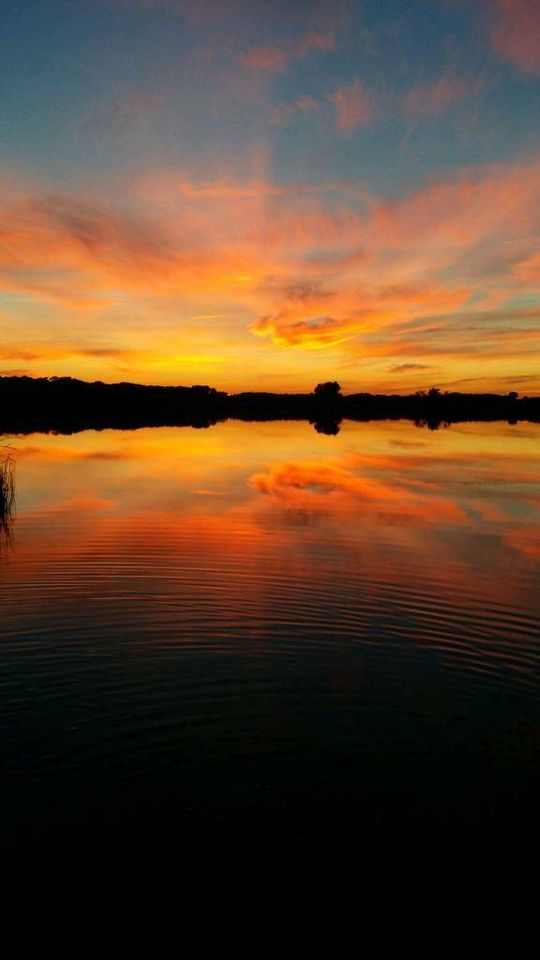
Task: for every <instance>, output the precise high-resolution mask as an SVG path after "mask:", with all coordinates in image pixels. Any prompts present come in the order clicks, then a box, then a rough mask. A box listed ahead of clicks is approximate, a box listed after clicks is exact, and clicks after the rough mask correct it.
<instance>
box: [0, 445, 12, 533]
mask: <svg viewBox="0 0 540 960" xmlns="http://www.w3.org/2000/svg"><path fill="white" fill-rule="evenodd" d="M14 509H15V459H14V457H13V456H12V454H11V453H10V452H9V451H4V450H1V449H0V547H1V546H2V545H3V544H5V543H7V544H10V543H11V541H12V537H13V513H14Z"/></svg>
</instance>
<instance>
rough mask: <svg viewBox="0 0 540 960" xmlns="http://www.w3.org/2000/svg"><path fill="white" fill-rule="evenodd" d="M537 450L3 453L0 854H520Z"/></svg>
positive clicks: (118, 442)
mask: <svg viewBox="0 0 540 960" xmlns="http://www.w3.org/2000/svg"><path fill="white" fill-rule="evenodd" d="M539 441H540V427H538V426H534V425H526V426H525V425H521V426H509V425H505V424H466V425H461V426H454V427H452V428H450V429H447V430H439V431H437V432H429V431H427V430H425V429H424V430H422V429H418V428H416V427H414V426H413V425H412V424H409V423H405V422H403V423H389V424H384V423H382V424H381V423H377V424H345V425H344V429H343V430H342V432H341V433H340V435H339V436H337V437H326V436H322V435H317V434H315V433H314V431H313V430H312V429H311V428H310V427H309V425H308V424H285V423H284V424H268V425H260V424H259V425H250V424H235V423H230V422H229V423H226V424H222V425H220V426H217V427H215V428H213V429H211V430H201V431H196V430H192V429H178V430H173V429H155V430H151V429H149V430H142V431H138V432H125V433H122V432H113V431H104V432H102V433H94V432H87V433H83V434H79V435H77V436H73V437H63V436H44V435H35V436H31V437H19V438H11V439H10V443H11V444H12V446H13V447H14V448H15V451H16V459H17V468H16V484H17V511H16V517H15V520H14V523H13V525H12V528H11V529H10V527H9V524H5V525H4V529H3V535H2V550H1V555H0V638H1V642H0V658H1V724H2V728H1V733H2V743H3V747H2V791H1V810H0V814H1V815H0V837H1V841H2V844H3V846H4V847H7V848H12V849H22V848H25V847H26V846H36V845H41V844H52V845H53V846H55V847H60V846H62V845H67V846H69V845H72V846H74V847H75V848H76V847H77V845H80V844H82V843H85V844H86V843H90V844H94V843H99V842H101V841H103V840H106V842H107V843H108V844H109V843H111V842H113V841H114V842H115V843H117V842H126V843H127V844H133V845H135V846H136V847H137V848H139V847H140V846H141V845H142V846H145V845H146V846H147V847H152V846H154V847H156V848H158V847H160V846H161V847H164V848H167V849H171V847H176V848H178V849H180V850H182V851H184V852H185V851H187V850H188V849H193V848H195V849H197V850H201V849H205V850H215V849H217V848H220V845H221V844H228V845H229V846H230V847H232V848H233V849H235V850H247V849H250V850H255V851H262V853H261V856H264V855H268V853H269V852H270V851H273V852H275V850H276V849H277V848H279V850H280V851H281V855H282V854H283V851H288V852H289V853H291V855H299V856H301V857H302V856H304V855H306V856H312V857H313V856H315V857H320V858H324V857H331V858H334V859H335V858H338V859H339V858H353V859H354V858H355V857H356V858H359V859H361V858H362V857H363V856H364V855H365V853H366V850H367V849H368V848H373V847H376V848H377V847H378V846H379V845H381V844H386V843H388V842H389V843H390V844H392V845H394V844H397V843H400V842H401V841H402V840H403V839H407V840H408V841H410V840H411V839H412V841H413V842H416V841H417V840H418V841H420V840H421V841H423V842H427V843H428V844H432V845H435V846H437V845H438V844H440V843H441V842H442V841H443V840H444V841H448V840H450V842H453V840H454V838H456V839H464V838H466V839H467V840H468V841H470V840H472V841H473V842H476V841H478V840H480V839H481V840H482V841H483V842H486V843H491V844H495V845H498V844H500V843H502V842H505V841H509V842H510V843H514V842H518V841H519V842H526V843H528V842H529V841H530V838H531V835H532V833H533V832H534V830H535V825H536V804H535V801H536V797H535V793H534V790H535V774H536V771H537V762H538V754H539V732H540V709H539V700H538V692H539V637H540V629H539V628H540V590H539V578H538V574H539V560H540V536H539V519H540V487H539V480H540V469H539V467H540V464H539V458H538V454H539V449H540V442H539ZM265 851H266V853H265Z"/></svg>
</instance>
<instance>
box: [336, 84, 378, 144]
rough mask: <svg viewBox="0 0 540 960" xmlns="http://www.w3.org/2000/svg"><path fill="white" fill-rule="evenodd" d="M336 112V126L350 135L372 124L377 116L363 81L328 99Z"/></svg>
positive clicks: (350, 85)
mask: <svg viewBox="0 0 540 960" xmlns="http://www.w3.org/2000/svg"><path fill="white" fill-rule="evenodd" d="M328 99H329V100H330V102H331V103H332V104H333V106H334V109H335V111H336V126H337V128H338V130H340V131H341V132H342V133H345V134H350V133H352V132H353V131H354V130H356V129H357V128H358V127H363V126H365V125H366V124H368V123H370V122H371V121H372V120H373V118H374V116H375V105H374V101H373V97H372V96H371V95H370V94H369V93H368V91H367V90H366V88H365V86H364V84H363V82H362V81H361V80H358V79H356V80H353V82H352V83H351V84H348V85H347V86H345V87H341V88H340V89H339V90H336V91H335V92H334V93H331V94H330V95H329V97H328Z"/></svg>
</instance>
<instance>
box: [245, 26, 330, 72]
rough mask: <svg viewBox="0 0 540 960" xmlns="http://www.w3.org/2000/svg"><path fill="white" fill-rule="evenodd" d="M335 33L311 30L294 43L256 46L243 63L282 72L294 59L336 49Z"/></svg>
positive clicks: (246, 65)
mask: <svg viewBox="0 0 540 960" xmlns="http://www.w3.org/2000/svg"><path fill="white" fill-rule="evenodd" d="M335 45H336V40H335V36H334V34H333V33H318V32H315V31H310V32H308V33H305V34H304V35H303V36H301V37H300V38H299V39H298V40H296V41H294V42H292V43H284V44H275V45H271V46H262V47H254V49H253V50H250V52H249V53H247V54H246V55H245V56H244V57H243V58H242V61H241V62H242V65H243V66H245V67H247V68H248V69H250V70H261V71H263V72H268V73H282V72H283V71H284V70H285V69H286V68H287V66H288V65H289V63H291V62H292V61H293V60H302V59H303V58H304V57H306V56H307V55H308V54H309V53H311V52H312V51H314V50H319V51H328V50H334V49H335Z"/></svg>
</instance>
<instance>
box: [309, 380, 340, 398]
mask: <svg viewBox="0 0 540 960" xmlns="http://www.w3.org/2000/svg"><path fill="white" fill-rule="evenodd" d="M314 392H315V396H316V397H317V398H318V399H319V400H337V398H338V397H341V387H340V385H339V383H336V381H335V380H328V381H326V383H318V384H317V386H316V387H315V391H314Z"/></svg>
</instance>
